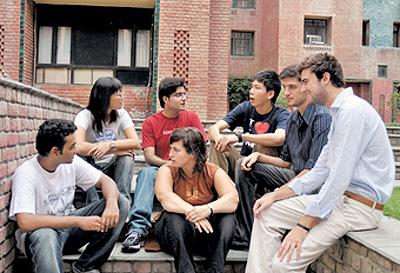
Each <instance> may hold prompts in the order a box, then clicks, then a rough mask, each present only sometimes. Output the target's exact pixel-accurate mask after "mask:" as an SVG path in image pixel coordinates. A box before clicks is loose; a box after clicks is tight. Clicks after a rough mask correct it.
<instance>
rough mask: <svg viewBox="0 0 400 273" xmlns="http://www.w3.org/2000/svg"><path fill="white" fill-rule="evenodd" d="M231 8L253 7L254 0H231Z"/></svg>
mask: <svg viewBox="0 0 400 273" xmlns="http://www.w3.org/2000/svg"><path fill="white" fill-rule="evenodd" d="M232 8H234V9H255V8H256V0H232Z"/></svg>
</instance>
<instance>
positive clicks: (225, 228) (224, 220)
mask: <svg viewBox="0 0 400 273" xmlns="http://www.w3.org/2000/svg"><path fill="white" fill-rule="evenodd" d="M235 224H236V220H235V216H234V214H232V213H230V214H226V215H224V216H222V217H221V220H220V222H219V224H218V229H219V233H220V238H221V239H223V240H225V241H228V240H230V238H231V237H232V235H233V232H234V230H235V226H236V225H235Z"/></svg>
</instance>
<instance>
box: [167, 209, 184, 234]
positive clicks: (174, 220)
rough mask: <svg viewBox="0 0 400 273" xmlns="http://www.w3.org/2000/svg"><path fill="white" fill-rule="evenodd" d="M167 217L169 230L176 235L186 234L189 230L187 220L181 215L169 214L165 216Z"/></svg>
mask: <svg viewBox="0 0 400 273" xmlns="http://www.w3.org/2000/svg"><path fill="white" fill-rule="evenodd" d="M165 217H167V219H166V225H168V229H169V230H170V231H171V232H173V233H176V234H184V233H185V231H186V230H187V225H188V223H187V221H186V219H185V218H184V217H183V216H182V215H181V214H177V213H167V214H166V215H165Z"/></svg>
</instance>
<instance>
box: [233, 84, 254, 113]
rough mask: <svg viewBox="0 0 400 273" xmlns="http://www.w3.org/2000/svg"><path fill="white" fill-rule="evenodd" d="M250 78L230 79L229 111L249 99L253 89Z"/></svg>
mask: <svg viewBox="0 0 400 273" xmlns="http://www.w3.org/2000/svg"><path fill="white" fill-rule="evenodd" d="M251 82H252V81H251V79H250V78H244V79H240V78H229V80H228V100H229V111H230V110H232V109H233V108H235V107H236V105H238V104H239V103H241V102H243V101H246V100H248V99H249V91H250V88H251Z"/></svg>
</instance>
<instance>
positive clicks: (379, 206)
mask: <svg viewBox="0 0 400 273" xmlns="http://www.w3.org/2000/svg"><path fill="white" fill-rule="evenodd" d="M344 195H346V196H347V197H349V198H351V199H354V200H356V201H358V202H360V203H363V204H364V205H367V206H368V207H371V208H373V209H377V210H383V205H382V204H379V203H377V202H375V201H372V200H371V199H368V198H365V197H363V196H361V195H358V194H355V193H352V192H349V191H346V192H344Z"/></svg>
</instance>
